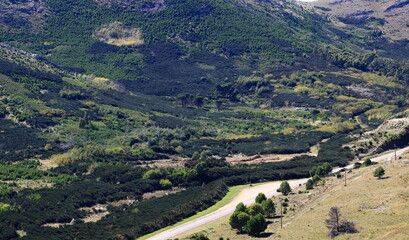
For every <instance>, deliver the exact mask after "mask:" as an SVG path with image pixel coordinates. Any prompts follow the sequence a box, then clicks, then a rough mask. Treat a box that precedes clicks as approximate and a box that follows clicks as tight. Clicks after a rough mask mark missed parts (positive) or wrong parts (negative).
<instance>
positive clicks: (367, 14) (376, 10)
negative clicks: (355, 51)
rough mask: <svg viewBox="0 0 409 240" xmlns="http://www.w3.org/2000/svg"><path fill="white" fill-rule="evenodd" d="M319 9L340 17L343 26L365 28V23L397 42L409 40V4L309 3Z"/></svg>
mask: <svg viewBox="0 0 409 240" xmlns="http://www.w3.org/2000/svg"><path fill="white" fill-rule="evenodd" d="M308 5H313V6H316V7H317V9H319V10H321V11H323V12H325V13H329V14H334V15H336V16H339V17H340V18H339V21H340V22H341V23H343V24H354V25H356V26H358V27H361V28H364V27H365V23H369V24H370V25H372V26H376V27H377V28H378V29H380V30H381V31H382V32H383V33H384V34H385V35H387V36H388V37H390V38H392V39H395V40H399V39H401V40H405V39H406V41H403V42H402V43H403V45H404V46H405V45H407V39H408V38H409V26H408V20H407V15H408V13H409V2H408V1H405V0H401V1H394V0H391V1H388V0H387V1H361V0H350V1H343V0H319V1H316V2H311V3H308Z"/></svg>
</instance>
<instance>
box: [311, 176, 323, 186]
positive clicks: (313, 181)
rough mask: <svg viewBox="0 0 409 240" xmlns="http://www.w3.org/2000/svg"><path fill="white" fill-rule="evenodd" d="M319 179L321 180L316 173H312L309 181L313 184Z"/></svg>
mask: <svg viewBox="0 0 409 240" xmlns="http://www.w3.org/2000/svg"><path fill="white" fill-rule="evenodd" d="M319 180H321V178H320V176H318V175H314V177H312V178H311V181H312V183H314V184H316V183H317V182H318V181H319Z"/></svg>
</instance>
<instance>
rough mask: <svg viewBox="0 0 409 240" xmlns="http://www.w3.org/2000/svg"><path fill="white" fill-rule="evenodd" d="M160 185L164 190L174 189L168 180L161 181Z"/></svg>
mask: <svg viewBox="0 0 409 240" xmlns="http://www.w3.org/2000/svg"><path fill="white" fill-rule="evenodd" d="M159 184H160V186H161V187H162V188H165V189H166V188H171V187H172V182H171V181H169V180H168V179H161V180H160V181H159Z"/></svg>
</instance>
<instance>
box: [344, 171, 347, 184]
mask: <svg viewBox="0 0 409 240" xmlns="http://www.w3.org/2000/svg"><path fill="white" fill-rule="evenodd" d="M344 186H345V187H346V186H347V169H345V184H344Z"/></svg>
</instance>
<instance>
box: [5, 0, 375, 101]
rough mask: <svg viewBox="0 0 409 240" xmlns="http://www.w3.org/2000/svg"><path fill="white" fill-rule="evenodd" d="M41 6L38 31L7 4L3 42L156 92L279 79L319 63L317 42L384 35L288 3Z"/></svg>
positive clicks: (235, 0)
mask: <svg viewBox="0 0 409 240" xmlns="http://www.w3.org/2000/svg"><path fill="white" fill-rule="evenodd" d="M6 2H8V1H6ZM29 2H31V1H29ZM40 3H41V4H42V8H44V9H46V10H44V11H46V12H47V14H46V16H42V18H41V19H42V20H41V21H35V20H32V21H34V22H36V23H37V24H38V25H41V28H43V31H40V32H32V29H33V27H32V25H30V24H27V25H23V26H20V25H19V24H18V23H19V21H20V20H21V19H24V18H25V17H26V15H28V16H36V15H35V14H34V13H32V14H30V13H31V12H29V13H26V12H23V13H21V14H20V12H19V11H18V9H20V8H22V6H20V5H18V4H17V5H16V4H11V3H10V4H8V5H7V6H8V8H7V9H14V13H13V14H12V16H13V19H14V20H15V21H14V20H13V19H12V20H10V21H3V22H4V27H3V28H2V29H3V31H2V35H1V36H2V37H1V38H0V41H3V42H7V43H10V44H11V45H16V46H17V47H20V48H23V49H25V50H29V51H31V52H35V53H40V54H41V55H42V56H44V57H46V58H47V59H49V60H50V61H52V62H54V63H56V64H58V65H60V66H62V67H66V68H68V69H69V70H71V71H76V72H80V73H84V72H85V73H87V74H95V75H96V76H98V77H104V78H109V79H110V80H112V81H115V82H121V83H122V84H123V85H125V86H126V88H127V89H130V90H136V91H139V92H144V93H148V94H155V95H177V94H178V93H191V94H197V93H200V94H205V95H211V94H212V91H213V90H214V86H215V85H216V84H225V83H230V82H232V81H234V80H235V79H236V78H237V76H238V75H248V74H251V73H252V72H254V71H256V72H257V73H259V74H261V75H262V74H269V73H271V72H273V73H274V74H275V75H276V76H280V75H282V74H285V73H288V72H291V71H294V70H302V69H309V70H313V69H315V70H316V69H322V68H323V66H326V63H325V62H326V61H325V60H324V59H323V58H322V57H319V55H320V51H318V49H320V48H321V47H325V46H326V45H331V46H333V47H335V48H337V47H342V48H343V50H348V49H349V50H352V51H357V47H356V46H355V45H354V44H351V42H352V43H356V44H357V43H362V42H366V44H369V42H379V41H382V40H383V39H382V38H376V37H375V38H373V39H370V36H371V34H372V33H371V31H369V30H368V31H363V32H361V33H360V34H349V33H346V32H344V31H343V30H339V29H338V28H336V27H334V26H332V25H331V24H330V22H329V21H328V20H327V19H326V18H325V17H323V16H321V15H318V14H315V13H312V12H310V11H309V10H304V9H303V8H301V7H300V6H298V5H295V4H292V3H291V2H286V1H282V2H275V1H243V0H240V1H239V0H223V1H222V0H211V1H181V0H174V1H166V2H162V1H92V0H81V1H60V0H52V1H47V2H41V1H40V2H39V3H38V4H40ZM21 4H22V3H21ZM131 6H132V7H131ZM155 6H156V7H155ZM147 9H156V10H157V11H156V10H155V11H154V10H147ZM10 11H11V10H10ZM30 21H31V20H30ZM112 24H114V25H115V24H120V26H121V27H114V28H113V27H110V26H113V25H112ZM132 32H134V33H138V34H131V33H132ZM101 34H102V35H105V36H102V35H101ZM110 43H111V44H110ZM370 49H371V48H370ZM371 50H372V49H371ZM358 51H361V50H358Z"/></svg>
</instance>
